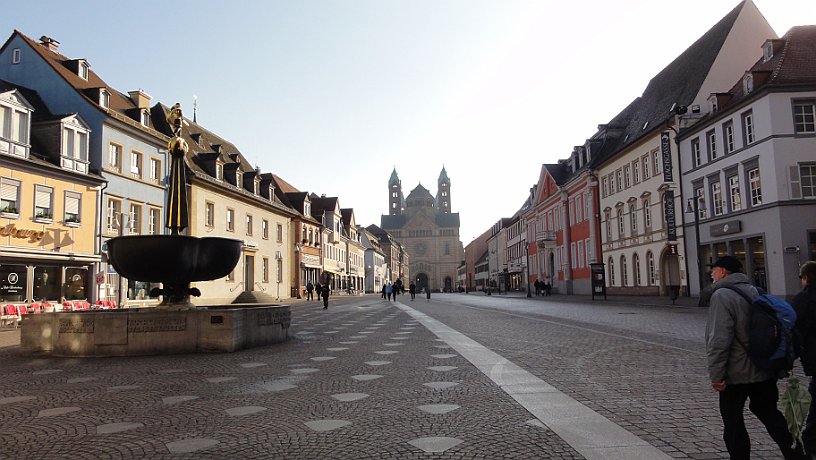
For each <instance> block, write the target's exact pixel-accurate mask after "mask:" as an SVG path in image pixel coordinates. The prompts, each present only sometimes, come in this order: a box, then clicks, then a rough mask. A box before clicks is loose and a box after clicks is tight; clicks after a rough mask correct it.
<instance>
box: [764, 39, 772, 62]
mask: <svg viewBox="0 0 816 460" xmlns="http://www.w3.org/2000/svg"><path fill="white" fill-rule="evenodd" d="M773 55H774V50H773V40H767V41H766V42H765V44H763V45H762V62H768V61H770V60H771V58H773Z"/></svg>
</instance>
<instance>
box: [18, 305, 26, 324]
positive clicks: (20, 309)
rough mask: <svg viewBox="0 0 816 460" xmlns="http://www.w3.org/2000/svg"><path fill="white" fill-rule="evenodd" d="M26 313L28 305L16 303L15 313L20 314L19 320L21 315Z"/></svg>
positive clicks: (21, 317)
mask: <svg viewBox="0 0 816 460" xmlns="http://www.w3.org/2000/svg"><path fill="white" fill-rule="evenodd" d="M27 314H28V307H27V306H25V305H17V315H18V316H20V320H21V321H22V319H23V316H24V315H27Z"/></svg>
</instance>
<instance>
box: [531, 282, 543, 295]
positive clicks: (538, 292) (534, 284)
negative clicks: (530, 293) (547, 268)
mask: <svg viewBox="0 0 816 460" xmlns="http://www.w3.org/2000/svg"><path fill="white" fill-rule="evenodd" d="M533 286H535V291H536V295H537V296H539V295H541V280H540V279H536V280H535V282H534V283H533Z"/></svg>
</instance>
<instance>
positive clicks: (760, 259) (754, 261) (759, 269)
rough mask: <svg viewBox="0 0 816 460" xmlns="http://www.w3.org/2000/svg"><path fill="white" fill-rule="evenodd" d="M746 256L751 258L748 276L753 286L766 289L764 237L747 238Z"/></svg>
mask: <svg viewBox="0 0 816 460" xmlns="http://www.w3.org/2000/svg"><path fill="white" fill-rule="evenodd" d="M748 251H749V254H748V257H750V259H751V269H752V273H748V276H749V277H750V278H751V281H753V283H754V286H757V287H761V288H762V289H764V290H765V291H767V290H768V275H767V272H766V270H765V239H764V238H763V237H761V236H757V237H755V238H749V239H748Z"/></svg>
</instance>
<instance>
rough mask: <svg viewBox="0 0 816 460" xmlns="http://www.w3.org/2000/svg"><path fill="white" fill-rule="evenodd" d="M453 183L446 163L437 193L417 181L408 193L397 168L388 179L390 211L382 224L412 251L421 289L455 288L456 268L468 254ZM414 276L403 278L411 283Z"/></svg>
mask: <svg viewBox="0 0 816 460" xmlns="http://www.w3.org/2000/svg"><path fill="white" fill-rule="evenodd" d="M450 190H451V185H450V179H448V173H447V172H446V171H445V167H444V166H443V167H442V172H440V173H439V179H438V180H437V192H436V197H434V196H433V195H431V192H430V191H429V190H428V189H426V188H425V187H423V186H422V184H419V185H417V186H416V187H415V188H414V189H413V190H411V193H410V194H408V197H407V198H405V197H404V196H403V194H402V181H401V180H400V179H399V177H398V176H397V169H396V168H394V171H393V172H392V173H391V178H390V179H389V180H388V214H387V215H386V214H384V215H382V217H381V220H380V222H381V225H380V227H381V228H382V229H383V230H385V231H387V232H388V233H390V234H391V235H392V236H393V237H394V238H395V239H396V240H398V241H399V242H400V243H401V244H402V245H403V246H405V248H406V251H407V252H408V254H409V255H410V260H411V266H410V271H409V273H411V276H412V277H413V281H414V282H415V283H416V285H417V290H418V291H419V292H421V290H422V289H425V288H430V290H431V291H432V292H440V291H442V292H452V291H453V290H454V289H455V288H456V268H457V267H458V266H459V265H460V264H461V263H462V261H463V260H464V258H465V253H464V249H463V248H462V242H461V241H460V240H459V213H455V212H451V194H450ZM409 281H410V280H403V282H404V283H406V284H408V283H409Z"/></svg>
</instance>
